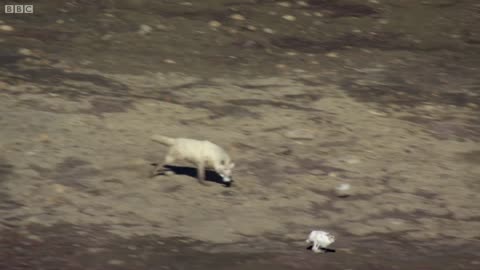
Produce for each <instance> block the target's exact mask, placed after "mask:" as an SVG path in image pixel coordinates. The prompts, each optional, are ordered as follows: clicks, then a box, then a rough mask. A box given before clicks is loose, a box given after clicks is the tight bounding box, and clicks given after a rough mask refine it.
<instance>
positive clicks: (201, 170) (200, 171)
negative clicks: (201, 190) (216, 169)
mask: <svg viewBox="0 0 480 270" xmlns="http://www.w3.org/2000/svg"><path fill="white" fill-rule="evenodd" d="M197 178H198V182H199V183H200V184H202V185H207V182H206V181H205V165H204V163H203V162H199V163H198V164H197Z"/></svg>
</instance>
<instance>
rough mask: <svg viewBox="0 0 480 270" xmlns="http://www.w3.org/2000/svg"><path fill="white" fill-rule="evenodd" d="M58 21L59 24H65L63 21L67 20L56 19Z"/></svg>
mask: <svg viewBox="0 0 480 270" xmlns="http://www.w3.org/2000/svg"><path fill="white" fill-rule="evenodd" d="M56 23H58V24H63V23H65V21H64V20H62V19H58V20H57V21H56Z"/></svg>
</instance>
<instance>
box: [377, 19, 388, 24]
mask: <svg viewBox="0 0 480 270" xmlns="http://www.w3.org/2000/svg"><path fill="white" fill-rule="evenodd" d="M378 22H379V23H380V24H388V20H385V19H380V20H378Z"/></svg>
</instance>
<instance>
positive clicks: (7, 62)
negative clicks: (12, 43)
mask: <svg viewBox="0 0 480 270" xmlns="http://www.w3.org/2000/svg"><path fill="white" fill-rule="evenodd" d="M23 59H25V56H23V55H17V54H6V55H5V54H3V55H0V67H8V66H11V65H15V64H17V63H18V62H20V61H22V60H23Z"/></svg>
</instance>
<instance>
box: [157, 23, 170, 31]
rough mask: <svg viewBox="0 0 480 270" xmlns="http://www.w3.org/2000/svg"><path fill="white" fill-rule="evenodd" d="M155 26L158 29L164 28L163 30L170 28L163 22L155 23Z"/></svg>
mask: <svg viewBox="0 0 480 270" xmlns="http://www.w3.org/2000/svg"><path fill="white" fill-rule="evenodd" d="M155 27H156V28H157V29H158V30H162V31H166V30H168V27H167V26H165V25H163V24H157V25H155Z"/></svg>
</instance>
